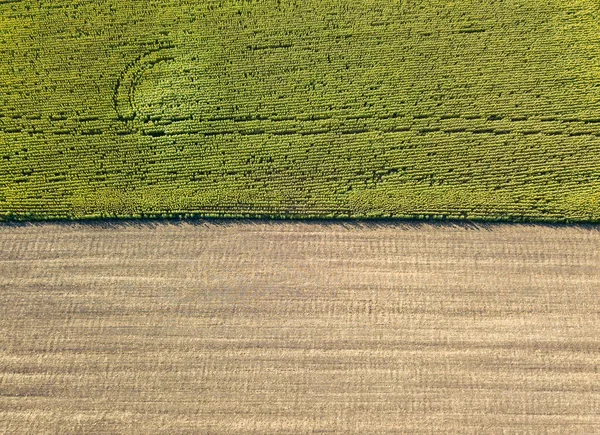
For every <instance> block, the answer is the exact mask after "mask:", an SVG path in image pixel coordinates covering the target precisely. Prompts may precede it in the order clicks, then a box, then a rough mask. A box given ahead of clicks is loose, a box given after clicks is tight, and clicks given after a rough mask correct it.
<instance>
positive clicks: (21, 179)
mask: <svg viewBox="0 0 600 435" xmlns="http://www.w3.org/2000/svg"><path fill="white" fill-rule="evenodd" d="M171 215H186V216H190V215H196V216H297V217H331V216H337V217H344V216H346V217H376V216H379V217H416V218H418V217H435V218H443V217H445V218H468V219H503V220H545V221H600V2H598V1H597V0H457V1H450V0H429V1H425V0H402V1H400V0H395V1H392V0H379V1H367V0H345V1H330V0H298V1H292V0H290V1H286V0H272V1H271V0H268V1H267V0H256V1H251V0H243V1H242V0H239V1H234V0H230V1H226V0H222V1H207V0H202V1H185V0H161V1H146V0H145V1H138V0H136V1H131V0H127V1H117V0H108V1H101V0H91V1H90V0H88V1H80V0H76V1H62V0H52V1H45V2H40V1H21V0H0V219H46V218H86V217H89V218H93V217H107V216H119V217H126V216H129V217H132V216H133V217H140V216H171Z"/></svg>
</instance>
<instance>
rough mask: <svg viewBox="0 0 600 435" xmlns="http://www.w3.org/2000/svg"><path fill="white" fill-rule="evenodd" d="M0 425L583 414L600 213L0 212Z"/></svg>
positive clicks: (189, 424)
mask: <svg viewBox="0 0 600 435" xmlns="http://www.w3.org/2000/svg"><path fill="white" fill-rule="evenodd" d="M0 432H2V433H86V434H91V433H111V434H112V433H169V434H171V433H173V434H175V433H177V434H184V433H236V432H243V433H248V432H253V433H307V432H332V433H382V432H397V433H407V432H410V433H517V432H518V433H566V432H568V433H598V432H600V229H598V228H593V227H552V226H534V225H477V226H476V225H451V224H449V225H441V224H439V225H429V224H414V225H413V224H410V225H409V224H389V225H388V224H348V223H335V224H327V223H306V222H303V223H262V222H261V223H259V222H241V223H234V222H227V221H220V222H214V221H213V222H205V221H201V222H198V223H195V224H190V223H185V224H148V223H141V224H140V223H134V224H123V225H116V224H115V225H113V224H104V225H100V226H98V225H87V224H86V225H79V224H73V225H65V224H40V225H25V226H3V227H0Z"/></svg>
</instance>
